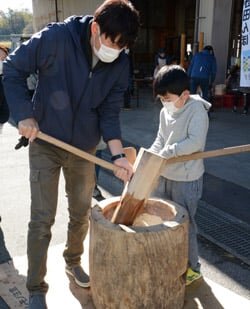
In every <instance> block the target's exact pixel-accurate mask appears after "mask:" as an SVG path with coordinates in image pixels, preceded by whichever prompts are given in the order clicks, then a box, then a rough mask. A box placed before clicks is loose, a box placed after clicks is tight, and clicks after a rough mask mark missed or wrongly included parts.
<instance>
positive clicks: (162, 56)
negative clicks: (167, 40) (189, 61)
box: [153, 48, 169, 78]
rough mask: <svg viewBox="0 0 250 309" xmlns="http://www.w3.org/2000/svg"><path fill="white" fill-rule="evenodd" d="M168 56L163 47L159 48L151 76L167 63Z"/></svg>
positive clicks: (154, 75)
mask: <svg viewBox="0 0 250 309" xmlns="http://www.w3.org/2000/svg"><path fill="white" fill-rule="evenodd" d="M168 60H169V59H168V56H167V54H166V51H165V49H164V48H160V49H159V50H158V52H157V54H156V56H155V69H154V73H153V77H154V78H155V77H156V75H157V73H158V71H159V70H160V69H161V68H162V67H163V66H164V65H166V64H168Z"/></svg>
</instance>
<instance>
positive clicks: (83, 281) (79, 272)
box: [65, 265, 90, 288]
mask: <svg viewBox="0 0 250 309" xmlns="http://www.w3.org/2000/svg"><path fill="white" fill-rule="evenodd" d="M65 271H66V273H67V274H69V275H70V276H72V277H73V278H74V280H75V282H76V284H78V285H79V286H80V287H82V288H89V287H90V282H89V276H88V275H87V274H86V273H85V272H84V270H83V269H82V267H81V266H80V265H76V266H72V267H71V266H68V265H66V268H65Z"/></svg>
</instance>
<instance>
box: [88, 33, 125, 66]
mask: <svg viewBox="0 0 250 309" xmlns="http://www.w3.org/2000/svg"><path fill="white" fill-rule="evenodd" d="M97 35H98V39H99V43H100V48H99V49H98V50H97V49H96V47H95V44H94V46H93V47H94V53H95V55H96V56H97V57H98V58H99V59H100V60H101V61H103V62H107V63H110V62H113V61H114V60H115V59H116V58H118V57H119V55H120V52H121V51H122V49H115V48H111V47H108V46H106V45H105V44H103V43H102V41H101V34H100V29H99V30H98V34H97Z"/></svg>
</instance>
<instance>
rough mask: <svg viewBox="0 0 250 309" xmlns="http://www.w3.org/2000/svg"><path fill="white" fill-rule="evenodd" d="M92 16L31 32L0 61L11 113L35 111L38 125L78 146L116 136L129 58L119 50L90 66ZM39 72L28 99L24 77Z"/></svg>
mask: <svg viewBox="0 0 250 309" xmlns="http://www.w3.org/2000/svg"><path fill="white" fill-rule="evenodd" d="M92 18H93V17H92V16H85V17H82V16H72V17H70V18H68V19H67V20H65V22H62V23H53V24H49V25H48V26H47V27H45V28H44V29H43V30H41V31H40V32H38V33H37V34H35V35H33V36H32V37H31V39H30V40H29V41H27V42H25V43H23V44H22V45H21V46H20V47H19V48H18V49H17V50H15V51H14V52H13V53H12V54H10V55H9V57H8V58H7V60H6V61H5V63H4V68H3V74H4V88H5V95H6V98H7V102H8V105H9V107H10V112H11V115H12V117H13V119H14V120H15V121H16V122H18V121H20V120H23V119H26V118H31V117H34V118H35V119H36V120H37V121H38V124H39V127H40V130H41V131H42V132H44V133H47V134H49V135H52V136H53V137H55V138H58V139H60V140H62V141H64V142H66V143H70V144H72V145H74V146H75V147H78V148H80V149H83V150H87V149H90V148H93V147H95V146H96V145H97V143H98V142H99V139H100V135H102V136H103V138H104V140H105V141H109V140H111V139H120V138H121V132H120V124H119V113H120V107H121V105H122V103H123V94H124V91H125V90H126V89H127V86H128V76H129V64H128V60H127V57H126V55H125V54H124V53H121V54H120V56H119V58H118V59H116V60H115V61H114V62H112V63H102V62H101V61H99V62H98V63H97V65H96V66H95V68H94V69H93V70H92V68H91V63H92V52H91V47H90V44H89V38H90V23H91V21H92ZM34 72H38V84H37V88H36V91H35V95H34V97H33V99H32V102H31V100H30V97H29V93H28V89H27V82H26V79H27V77H28V76H29V74H30V73H34Z"/></svg>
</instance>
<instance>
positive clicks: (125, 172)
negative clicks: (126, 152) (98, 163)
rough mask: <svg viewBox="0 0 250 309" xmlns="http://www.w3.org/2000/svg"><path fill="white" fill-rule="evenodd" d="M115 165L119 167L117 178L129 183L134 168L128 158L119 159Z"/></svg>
mask: <svg viewBox="0 0 250 309" xmlns="http://www.w3.org/2000/svg"><path fill="white" fill-rule="evenodd" d="M114 164H115V165H116V166H118V167H120V168H119V169H117V171H116V172H115V173H114V174H115V176H116V177H117V178H119V179H121V180H123V181H124V182H127V181H129V180H130V178H131V177H132V175H133V173H134V171H133V166H132V165H131V164H130V163H129V162H128V160H127V159H126V158H119V159H117V160H115V161H114Z"/></svg>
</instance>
